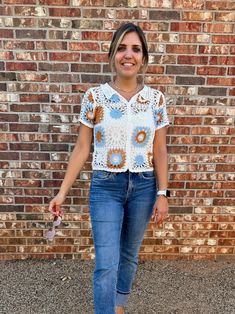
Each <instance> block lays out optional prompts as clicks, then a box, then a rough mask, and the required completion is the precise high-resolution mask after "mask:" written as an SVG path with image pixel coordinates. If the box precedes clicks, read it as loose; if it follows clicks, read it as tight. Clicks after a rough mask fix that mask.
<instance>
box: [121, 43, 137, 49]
mask: <svg viewBox="0 0 235 314" xmlns="http://www.w3.org/2000/svg"><path fill="white" fill-rule="evenodd" d="M119 46H125V47H126V46H127V45H126V44H120V45H119ZM132 46H133V47H140V48H141V45H132Z"/></svg>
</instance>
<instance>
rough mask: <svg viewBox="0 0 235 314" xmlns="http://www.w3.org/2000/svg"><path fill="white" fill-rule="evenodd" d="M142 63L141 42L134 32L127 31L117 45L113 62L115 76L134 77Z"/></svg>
mask: <svg viewBox="0 0 235 314" xmlns="http://www.w3.org/2000/svg"><path fill="white" fill-rule="evenodd" d="M142 63H143V51H142V44H141V41H140V39H139V36H138V35H137V33H135V32H131V33H127V34H126V35H125V36H124V37H123V39H122V41H121V43H120V44H119V46H118V49H117V52H116V55H115V58H114V64H115V69H116V72H117V76H119V77H122V78H133V77H136V75H137V73H138V72H139V70H140V68H141V66H142Z"/></svg>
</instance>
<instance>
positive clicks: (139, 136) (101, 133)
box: [79, 83, 169, 172]
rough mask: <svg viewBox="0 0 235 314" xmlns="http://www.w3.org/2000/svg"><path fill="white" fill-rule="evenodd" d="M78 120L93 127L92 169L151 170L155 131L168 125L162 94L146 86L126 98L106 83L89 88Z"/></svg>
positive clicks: (114, 170) (115, 170)
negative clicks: (128, 98) (129, 97)
mask: <svg viewBox="0 0 235 314" xmlns="http://www.w3.org/2000/svg"><path fill="white" fill-rule="evenodd" d="M79 121H80V122H81V123H83V124H85V125H86V126H88V127H90V128H94V132H93V134H94V152H93V160H92V168H93V170H106V171H113V172H124V171H127V170H129V171H131V172H142V171H150V170H153V169H154V168H153V162H152V159H153V140H154V136H155V131H156V130H158V129H160V128H162V127H164V126H166V125H169V120H168V117H167V112H166V102H165V97H164V95H163V94H162V92H160V91H159V90H155V89H153V88H150V87H148V86H146V85H145V86H144V87H143V89H142V90H141V91H140V92H138V93H137V94H136V95H134V96H133V97H132V98H131V99H130V100H129V101H127V100H126V99H125V98H124V97H122V96H121V95H120V94H119V93H118V92H117V91H116V90H114V89H113V88H112V87H111V86H110V85H109V84H108V83H106V84H102V85H100V86H98V87H93V88H89V89H88V90H87V92H86V93H85V95H84V97H83V101H82V106H81V112H80V119H79Z"/></svg>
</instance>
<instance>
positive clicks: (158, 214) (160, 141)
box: [153, 127, 169, 223]
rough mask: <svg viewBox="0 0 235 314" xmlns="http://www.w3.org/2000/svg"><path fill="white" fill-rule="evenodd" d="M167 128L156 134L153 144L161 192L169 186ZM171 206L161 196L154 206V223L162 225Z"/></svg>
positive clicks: (154, 160) (155, 167)
mask: <svg viewBox="0 0 235 314" xmlns="http://www.w3.org/2000/svg"><path fill="white" fill-rule="evenodd" d="M166 134H167V128H166V127H163V128H161V129H159V130H157V131H156V132H155V138H154V143H153V162H154V169H155V171H156V176H157V180H158V188H159V190H165V189H167V186H168V158H167V147H166ZM168 210H169V206H168V200H167V198H166V197H165V196H163V195H160V196H159V197H158V198H157V200H156V202H155V204H154V213H153V217H154V221H155V222H156V223H160V222H162V221H163V219H164V218H166V216H167V214H168Z"/></svg>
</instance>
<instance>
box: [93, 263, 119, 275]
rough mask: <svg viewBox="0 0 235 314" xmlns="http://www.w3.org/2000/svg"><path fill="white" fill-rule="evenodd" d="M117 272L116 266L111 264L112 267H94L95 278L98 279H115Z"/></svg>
mask: <svg viewBox="0 0 235 314" xmlns="http://www.w3.org/2000/svg"><path fill="white" fill-rule="evenodd" d="M117 272H118V264H113V265H103V266H102V265H96V267H95V271H94V274H95V278H96V279H97V278H100V277H105V276H107V277H110V276H111V277H112V276H114V277H116V276H117Z"/></svg>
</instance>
